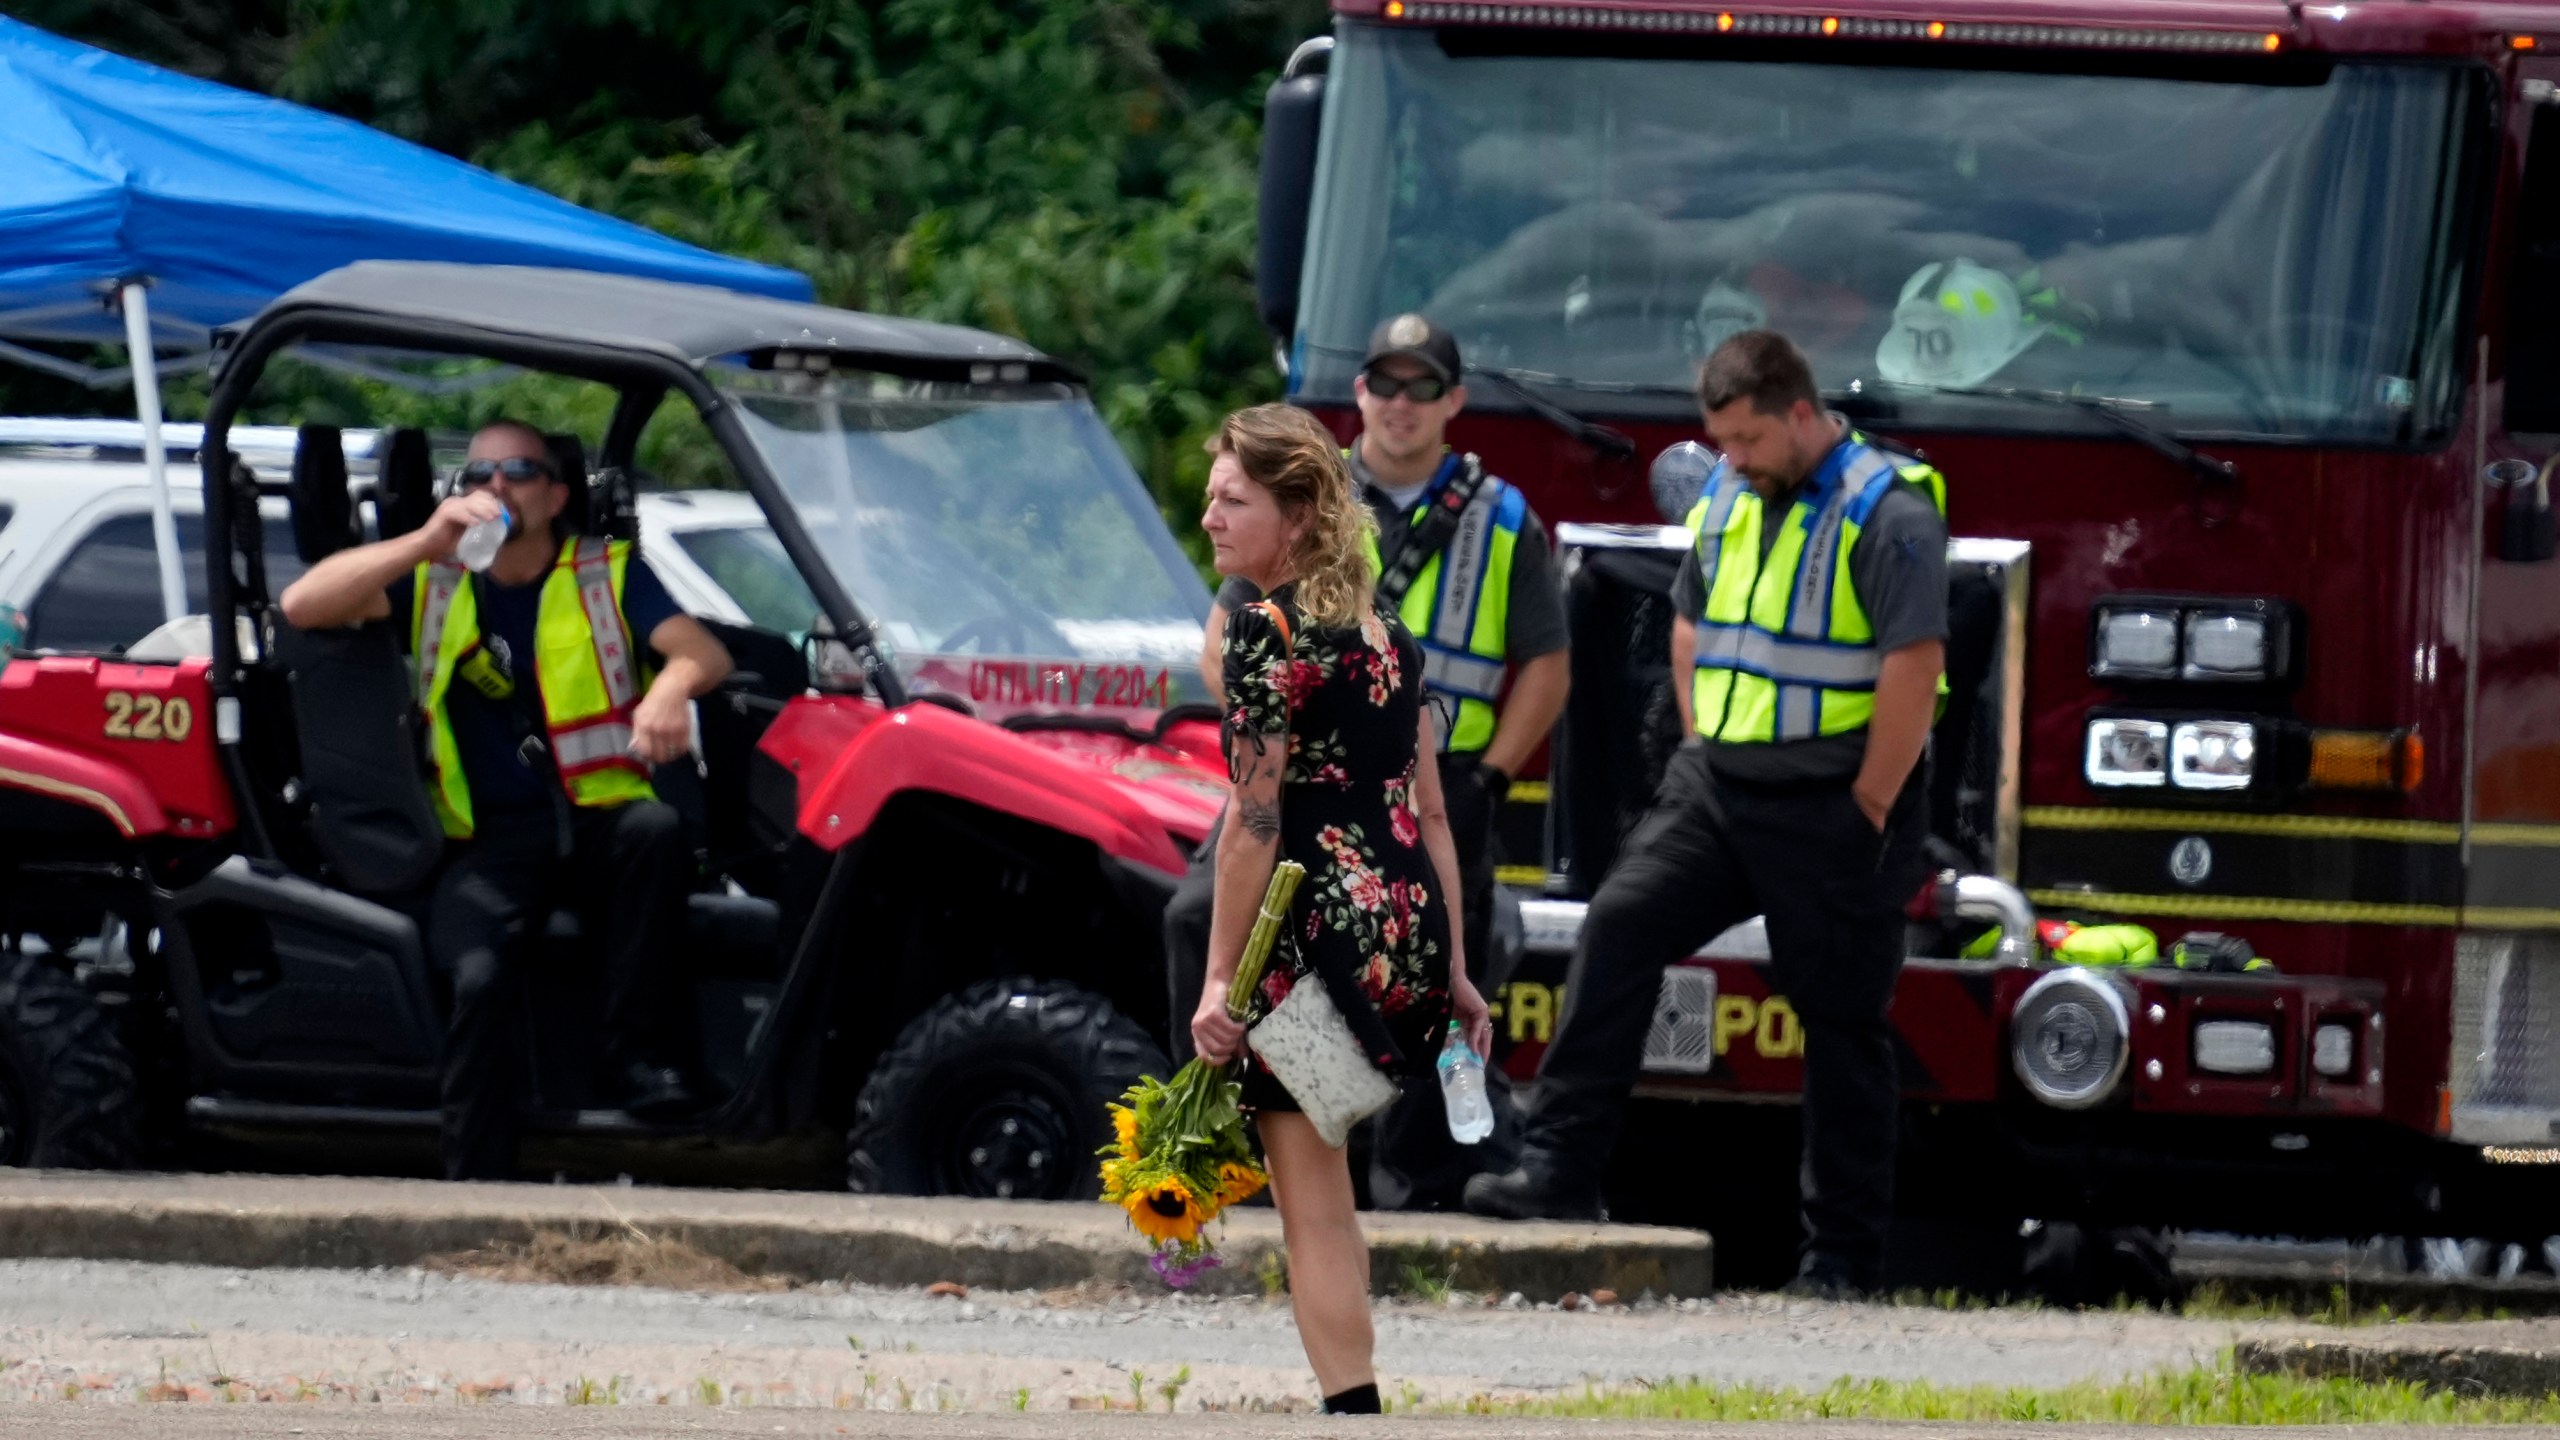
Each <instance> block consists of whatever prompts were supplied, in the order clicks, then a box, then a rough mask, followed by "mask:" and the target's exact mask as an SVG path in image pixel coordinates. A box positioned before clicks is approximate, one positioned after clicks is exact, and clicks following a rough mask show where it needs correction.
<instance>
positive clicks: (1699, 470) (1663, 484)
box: [1650, 440, 1724, 525]
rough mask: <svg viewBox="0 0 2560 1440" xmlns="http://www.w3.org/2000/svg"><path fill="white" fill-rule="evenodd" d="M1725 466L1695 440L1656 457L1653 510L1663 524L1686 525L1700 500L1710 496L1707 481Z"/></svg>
mask: <svg viewBox="0 0 2560 1440" xmlns="http://www.w3.org/2000/svg"><path fill="white" fill-rule="evenodd" d="M1722 463H1724V462H1723V459H1722V457H1720V456H1718V455H1717V454H1716V452H1714V451H1713V450H1710V449H1708V448H1707V447H1706V446H1704V445H1701V444H1699V443H1698V442H1697V441H1695V440H1683V441H1681V442H1680V443H1679V444H1677V445H1674V446H1672V447H1671V448H1669V449H1667V450H1665V451H1663V452H1662V453H1661V454H1659V455H1656V456H1655V457H1653V474H1652V476H1651V477H1650V478H1651V483H1652V486H1653V508H1654V512H1655V513H1656V514H1658V515H1660V516H1661V517H1662V523H1664V524H1666V525H1679V524H1684V523H1686V522H1687V520H1688V518H1689V511H1690V509H1691V508H1692V507H1694V506H1695V505H1696V504H1697V503H1698V497H1699V496H1701V495H1703V494H1705V493H1707V477H1708V476H1710V475H1713V474H1714V473H1715V471H1716V466H1718V465H1720V464H1722Z"/></svg>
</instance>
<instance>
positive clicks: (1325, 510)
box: [1209, 404, 1377, 629]
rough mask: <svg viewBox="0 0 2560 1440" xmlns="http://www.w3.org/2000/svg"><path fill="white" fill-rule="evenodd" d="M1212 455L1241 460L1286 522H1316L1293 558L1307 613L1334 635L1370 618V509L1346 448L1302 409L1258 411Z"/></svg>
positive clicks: (1238, 415) (1222, 437) (1229, 422)
mask: <svg viewBox="0 0 2560 1440" xmlns="http://www.w3.org/2000/svg"><path fill="white" fill-rule="evenodd" d="M1209 453H1210V454H1212V455H1232V456H1234V457H1235V458H1236V465H1237V468H1239V469H1241V470H1243V471H1244V474H1245V478H1246V479H1248V480H1251V481H1252V482H1253V483H1255V484H1256V485H1259V486H1261V487H1262V488H1263V489H1265V490H1268V491H1270V492H1271V498H1272V499H1273V500H1274V501H1277V502H1278V503H1279V506H1280V513H1281V514H1282V515H1285V516H1287V517H1288V518H1289V519H1291V520H1301V519H1306V520H1309V521H1310V523H1309V524H1308V525H1307V528H1306V529H1305V530H1304V531H1302V532H1300V533H1299V535H1298V541H1297V544H1296V545H1295V546H1294V547H1292V548H1291V550H1290V553H1289V569H1290V572H1291V573H1292V574H1293V575H1294V576H1295V577H1296V580H1297V585H1298V608H1299V610H1301V611H1302V612H1304V613H1305V615H1306V617H1307V618H1308V619H1309V620H1311V621H1313V622H1314V623H1316V624H1318V625H1321V626H1324V627H1326V628H1328V629H1344V628H1349V627H1352V626H1356V625H1358V624H1359V623H1360V622H1361V621H1362V620H1363V619H1365V618H1367V616H1368V614H1369V604H1370V599H1371V597H1372V595H1373V594H1374V593H1375V591H1376V588H1377V585H1376V581H1375V579H1374V578H1373V577H1372V576H1371V575H1370V573H1369V545H1368V543H1367V537H1368V534H1369V528H1370V520H1369V507H1368V506H1366V505H1363V504H1361V503H1360V497H1359V496H1357V495H1355V494H1353V493H1352V490H1351V469H1350V467H1349V466H1348V465H1345V464H1344V463H1343V459H1342V445H1341V443H1340V442H1339V441H1337V440H1335V439H1334V438H1333V436H1332V434H1331V433H1330V432H1328V431H1327V430H1326V429H1325V428H1324V426H1323V425H1321V424H1319V423H1317V421H1316V418H1315V417H1314V416H1313V415H1310V414H1308V413H1307V412H1306V411H1304V410H1301V409H1299V408H1298V407H1297V406H1295V405H1278V404H1275V405H1255V406H1252V407H1250V408H1248V409H1244V410H1238V411H1236V412H1235V413H1234V414H1232V415H1229V416H1228V417H1227V418H1226V420H1225V421H1224V422H1223V423H1222V424H1220V425H1219V426H1218V434H1217V436H1216V438H1215V439H1212V440H1211V441H1210V442H1209Z"/></svg>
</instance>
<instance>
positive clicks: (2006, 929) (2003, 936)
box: [1937, 870, 2044, 965]
mask: <svg viewBox="0 0 2560 1440" xmlns="http://www.w3.org/2000/svg"><path fill="white" fill-rule="evenodd" d="M1937 902H1938V913H1939V914H1941V915H1961V916H1963V917H1964V918H1965V919H1968V920H1988V921H1990V922H1991V923H1992V924H1994V925H1997V926H1999V927H2000V943H1999V944H1998V945H1996V946H1994V947H1993V948H1992V951H1991V958H1992V959H1993V960H1995V961H1998V962H1999V963H2001V964H2004V965H2028V964H2033V963H2034V962H2035V961H2037V960H2040V959H2042V958H2043V950H2044V947H2043V946H2041V945H2039V944H2037V943H2036V911H2035V907H2034V906H2032V905H2030V904H2028V903H2027V895H2026V892H2025V891H2023V890H2020V889H2019V888H2018V887H2017V886H2015V885H2012V884H2010V883H2009V882H2008V881H2006V880H2003V879H2000V878H1999V877H1998V876H1996V875H1966V874H1962V873H1960V872H1958V871H1954V870H1941V871H1939V872H1938V887H1937Z"/></svg>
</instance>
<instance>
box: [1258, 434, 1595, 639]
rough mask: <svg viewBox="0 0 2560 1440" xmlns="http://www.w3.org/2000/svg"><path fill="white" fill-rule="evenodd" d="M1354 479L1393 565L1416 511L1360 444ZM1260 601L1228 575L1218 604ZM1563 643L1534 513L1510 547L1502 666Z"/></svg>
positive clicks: (1550, 569)
mask: <svg viewBox="0 0 2560 1440" xmlns="http://www.w3.org/2000/svg"><path fill="white" fill-rule="evenodd" d="M1351 478H1352V480H1353V481H1355V482H1356V483H1357V484H1358V485H1359V486H1360V498H1361V499H1362V500H1365V501H1367V502H1368V505H1369V513H1370V514H1371V515H1372V516H1374V517H1376V519H1377V522H1378V563H1379V564H1381V565H1391V564H1393V563H1395V558H1396V556H1397V555H1398V554H1399V553H1401V552H1402V551H1403V549H1404V547H1405V543H1406V542H1407V541H1408V540H1410V539H1411V538H1412V536H1413V511H1412V508H1411V507H1409V506H1408V507H1398V506H1397V504H1396V502H1395V499H1394V497H1392V496H1390V495H1388V494H1387V493H1386V491H1384V490H1382V489H1380V488H1379V486H1378V482H1377V478H1376V477H1375V476H1373V475H1371V474H1370V473H1369V467H1368V466H1366V465H1364V464H1362V463H1361V462H1360V447H1359V446H1357V445H1354V446H1352V447H1351ZM1261 598H1262V592H1261V591H1259V590H1257V589H1255V588H1254V585H1253V582H1252V581H1250V580H1246V579H1243V578H1241V577H1238V576H1233V575H1230V576H1228V577H1227V582H1226V583H1225V584H1223V585H1221V586H1219V587H1218V604H1219V605H1220V606H1222V607H1224V608H1225V609H1227V610H1228V611H1230V612H1232V611H1233V610H1235V609H1236V607H1238V606H1240V605H1250V604H1252V603H1253V602H1254V601H1256V600H1259V599H1261ZM1564 645H1565V628H1564V592H1563V590H1562V589H1560V588H1559V587H1558V586H1557V584H1556V566H1555V558H1554V557H1553V556H1552V555H1550V554H1548V553H1547V528H1546V527H1545V526H1544V525H1541V524H1539V523H1538V512H1537V511H1535V510H1530V511H1527V512H1526V513H1525V514H1523V515H1522V517H1521V520H1520V540H1519V543H1518V544H1516V545H1514V546H1512V547H1511V608H1510V610H1509V612H1508V613H1507V614H1506V616H1505V617H1504V621H1503V627H1502V649H1503V662H1504V663H1505V664H1509V665H1518V664H1520V663H1521V662H1522V661H1525V660H1535V659H1537V658H1538V657H1539V656H1541V655H1550V654H1553V653H1555V652H1556V651H1558V650H1561V649H1563V648H1564Z"/></svg>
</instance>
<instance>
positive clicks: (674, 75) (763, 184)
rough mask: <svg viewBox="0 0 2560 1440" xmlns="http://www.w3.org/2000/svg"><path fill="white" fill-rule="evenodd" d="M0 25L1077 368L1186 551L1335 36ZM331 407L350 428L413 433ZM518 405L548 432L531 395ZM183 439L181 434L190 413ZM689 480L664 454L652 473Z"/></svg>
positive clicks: (429, 5) (1280, 27)
mask: <svg viewBox="0 0 2560 1440" xmlns="http://www.w3.org/2000/svg"><path fill="white" fill-rule="evenodd" d="M0 9H6V10H9V11H11V12H13V13H17V14H19V15H21V16H23V17H24V18H26V19H28V20H29V21H31V22H32V23H35V24H38V25H43V26H46V27H47V28H50V29H55V30H58V31H61V32H63V33H67V34H71V35H73V36H76V37H78V38H82V39H87V40H91V41H93V42H95V43H101V44H106V45H109V46H111V47H113V48H117V49H120V50H123V51H125V52H126V53H130V54H134V55H137V56H138V57H140V58H142V59H146V60H151V61H154V62H155V63H161V64H168V65H172V66H174V67H175V68H178V69H182V70H186V71H189V72H190V73H196V74H205V75H211V76H214V77H217V78H220V79H223V80H225V81H227V82H229V83H232V84H245V85H249V86H252V87H255V88H263V89H268V90H271V91H274V92H275V93H279V94H283V95H286V96H289V97H291V98H293V99H296V100H300V101H303V102H305V103H309V104H315V105H319V106H322V107H324V108H327V109H330V110H334V111H338V112H340V113H343V114H348V115H352V116H355V117H357V118H359V119H363V120H366V121H368V122H370V123H372V124H375V125H379V126H381V127H382V128H384V129H387V130H390V131H392V132H394V133H396V134H401V135H404V136H407V137H409V138H412V139H416V140H419V141H421V142H423V143H426V144H429V145H433V146H435V147H437V148H439V149H443V150H446V151H448V152H450V153H453V154H457V155H461V156H464V157H466V158H469V159H472V160H474V161H477V162H478V163H481V164H484V165H487V166H489V167H490V168H492V169H495V170H497V171H499V172H500V173H503V174H506V175H509V176H511V177H513V178H515V179H519V180H523V181H525V182H527V183H530V184H533V185H537V186H540V187H541V188H543V189H546V190H549V191H552V192H553V193H555V194H559V195H561V196H564V197H565V198H567V199H570V200H572V201H575V202H577V203H579V204H581V205H587V206H590V207H593V208H596V209H599V210H603V211H606V212H609V213H612V214H615V215H620V216H623V217H625V218H627V219H631V220H635V221H638V222H639V223H641V224H645V225H648V226H651V227H652V228H655V229H658V230H662V231H664V232H666V233H668V234H671V235H674V236H677V237H678V238H681V239H685V240H689V241H692V242H694V243H696V244H701V245H706V246H710V247H712V248H715V249H719V250H725V251H729V252H732V253H736V254H742V255H748V256H752V257H754V258H757V259H761V260H766V261H770V262H773V263H776V264H782V265H789V266H792V267H794V268H797V269H800V270H803V271H805V272H806V273H808V274H809V276H810V277H811V278H812V280H813V281H815V283H816V284H817V287H818V290H819V294H820V297H821V298H822V299H824V300H825V301H827V302H828V303H831V304H838V305H846V306H852V307H855V308H862V309H873V310H880V311H884V312H889V313H895V314H904V315H914V316H921V317H925V318H930V319H938V320H949V321H954V322H959V323H965V324H972V325H982V326H985V327H988V328H990V329H995V330H1001V331H1004V332H1006V333H1009V334H1013V335H1018V336H1021V337H1022V338H1024V339H1026V340H1028V341H1030V342H1031V343H1032V344H1034V345H1037V346H1039V347H1041V348H1042V349H1044V350H1047V351H1049V352H1051V353H1053V354H1056V355H1059V356H1061V357H1062V358H1065V359H1067V360H1069V361H1071V362H1073V363H1075V364H1077V365H1079V366H1081V367H1083V368H1084V369H1086V371H1087V372H1088V373H1089V374H1090V376H1091V378H1092V380H1093V384H1094V391H1095V396H1096V399H1097V401H1098V402H1099V403H1100V405H1101V407H1102V409H1103V413H1104V415H1105V417H1106V418H1107V419H1108V420H1109V422H1110V424H1111V426H1112V428H1113V431H1114V433H1115V434H1116V435H1117V436H1118V437H1119V439H1120V441H1121V443H1122V445H1123V446H1124V447H1125V448H1126V449H1127V450H1128V452H1129V455H1130V457H1131V459H1132V461H1133V462H1134V463H1135V464H1136V465H1137V467H1138V469H1139V471H1140V473H1141V474H1143V475H1144V476H1145V477H1146V479H1147V482H1148V484H1149V486H1150V487H1151V488H1152V489H1153V491H1154V493H1155V495H1156V497H1157V499H1158V502H1159V504H1160V505H1161V506H1162V507H1163V509H1164V511H1165V514H1166V516H1167V518H1168V520H1170V521H1171V522H1172V523H1173V524H1174V526H1175V529H1176V532H1177V533H1178V534H1182V535H1184V536H1185V537H1186V539H1187V540H1193V541H1194V543H1195V544H1196V539H1195V537H1193V535H1192V529H1193V521H1194V520H1195V518H1196V517H1197V515H1198V514H1199V489H1200V485H1201V483H1202V481H1203V479H1204V478H1205V476H1206V473H1207V459H1206V457H1205V456H1204V455H1203V454H1202V453H1201V449H1200V445H1201V442H1202V440H1204V439H1205V438H1206V436H1207V434H1208V433H1209V430H1210V428H1211V427H1212V425H1213V424H1214V422H1215V420H1216V418H1217V417H1218V416H1219V415H1221V414H1223V413H1224V412H1225V411H1227V410H1228V409H1231V408H1234V407H1236V406H1239V405H1245V404H1251V403H1255V402H1258V401H1261V400H1267V399H1270V398H1272V397H1273V396H1274V394H1276V392H1277V389H1278V377H1277V375H1276V374H1275V372H1274V371H1273V369H1272V366H1271V363H1270V345H1269V341H1268V339H1267V337H1266V336H1265V335H1264V334H1263V333H1262V331H1261V329H1260V327H1259V325H1258V323H1257V322H1256V321H1255V319H1254V315H1253V300H1252V284H1251V280H1252V268H1251V267H1252V259H1253V215H1254V183H1255V182H1254V176H1255V168H1256V162H1257V145H1258V141H1257V128H1258V116H1259V113H1260V101H1261V95H1262V90H1263V88H1264V86H1265V85H1266V84H1267V83H1268V79H1269V76H1270V74H1271V72H1272V71H1273V69H1274V68H1275V67H1276V66H1277V63H1278V62H1279V60H1280V59H1281V58H1282V57H1283V56H1285V55H1286V54H1287V52H1288V49H1289V47H1290V46H1291V45H1293V44H1294V43H1296V42H1297V41H1298V40H1299V39H1301V38H1304V37H1305V36H1306V35H1309V34H1313V33H1316V32H1317V31H1319V30H1320V29H1322V28H1323V26H1324V24H1325V7H1324V4H1323V0H987V3H970V4H963V3H956V0H867V3H866V0H788V3H787V0H550V3H538V0H232V3H231V4H230V5H228V6H224V5H205V4H201V3H194V0H136V3H132V4H126V5H118V6H92V5H86V4H80V3H75V0H0ZM225 12H227V13H225ZM182 388H183V387H182ZM342 389H343V390H344V394H343V395H342V397H341V398H344V399H346V400H348V401H349V402H350V403H351V404H352V403H354V402H357V401H361V402H363V403H366V404H369V405H390V406H393V407H395V408H396V407H398V405H399V404H400V403H401V402H398V401H396V400H387V399H386V398H385V397H384V396H382V395H380V394H378V393H374V391H373V390H368V389H360V388H356V387H342ZM22 396H25V397H27V400H37V399H41V400H49V401H52V402H55V403H52V404H47V405H43V406H41V407H39V406H38V405H36V404H32V403H26V400H22V398H21V397H22ZM82 398H83V397H81V396H79V395H77V394H72V393H63V392H61V391H60V389H59V387H54V388H50V389H45V390H42V391H36V390H32V389H28V388H25V387H22V386H21V385H20V384H19V383H18V382H16V381H15V380H13V379H0V405H5V406H8V407H10V408H17V409H22V410H33V409H37V408H45V409H61V408H84V409H85V408H91V407H89V406H85V405H77V404H76V402H78V401H79V400H81V399H82ZM97 398H98V400H99V401H100V402H102V403H103V404H104V405H105V407H106V408H109V409H116V408H120V406H121V404H122V403H123V396H122V395H121V393H119V392H108V393H107V394H106V395H104V396H101V397H97ZM510 398H511V399H512V400H517V401H522V400H527V399H530V400H531V401H533V402H534V405H535V408H540V409H542V410H543V413H545V414H552V413H559V412H558V407H557V406H556V405H555V404H553V402H552V400H551V399H550V398H549V397H547V396H545V395H543V394H541V393H536V394H534V395H532V396H529V397H528V396H525V395H523V394H518V395H516V396H513V397H510ZM476 407H477V402H476V401H469V402H461V403H457V402H455V401H452V400H446V401H442V402H435V408H436V413H435V414H433V415H420V414H417V413H415V411H414V408H413V409H411V410H408V411H403V412H402V414H401V418H403V419H408V420H411V421H413V422H418V423H435V424H447V425H458V424H461V423H467V422H468V420H469V419H470V418H473V417H472V416H471V415H470V414H468V413H461V412H466V411H469V410H472V409H474V408H476ZM447 411H454V412H457V413H455V414H452V415H448V414H446V413H445V412H447ZM171 413H172V414H177V415H184V414H187V413H190V411H189V410H188V409H187V408H186V404H185V396H184V395H183V394H181V395H180V396H178V397H176V398H173V400H172V402H171ZM346 418H350V419H357V418H365V417H362V416H349V417H346ZM561 418H563V419H566V418H569V417H568V415H567V414H566V413H562V414H561ZM697 454H698V452H696V451H694V450H691V449H688V448H687V447H684V446H681V445H678V446H673V447H671V448H669V449H667V450H665V451H662V453H661V455H660V457H659V461H658V465H659V468H662V469H664V468H671V467H672V468H682V467H683V466H684V465H685V464H686V463H690V462H689V459H688V457H693V456H696V455H697ZM671 478H674V477H672V476H671ZM1195 553H1196V551H1195Z"/></svg>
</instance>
